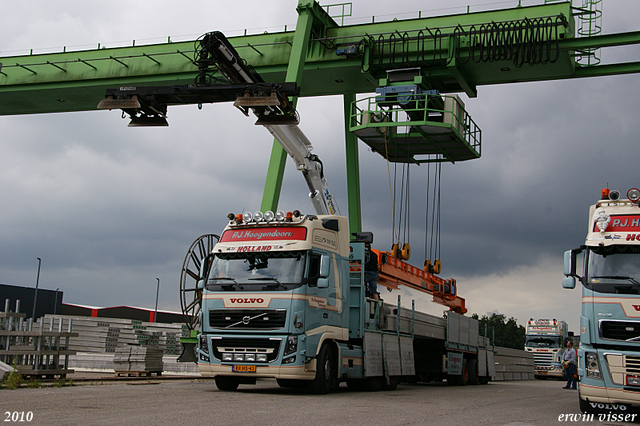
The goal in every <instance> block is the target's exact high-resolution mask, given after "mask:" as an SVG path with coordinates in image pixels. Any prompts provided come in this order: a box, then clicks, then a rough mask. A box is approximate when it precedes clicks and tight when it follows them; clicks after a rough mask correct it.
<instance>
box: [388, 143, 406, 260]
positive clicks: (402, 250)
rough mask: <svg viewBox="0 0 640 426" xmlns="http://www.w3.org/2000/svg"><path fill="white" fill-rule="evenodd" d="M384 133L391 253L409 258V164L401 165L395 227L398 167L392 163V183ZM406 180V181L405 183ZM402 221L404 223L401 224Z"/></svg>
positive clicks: (396, 256) (394, 255)
mask: <svg viewBox="0 0 640 426" xmlns="http://www.w3.org/2000/svg"><path fill="white" fill-rule="evenodd" d="M383 133H384V149H385V160H386V162H387V179H388V182H389V197H390V199H391V206H392V207H391V241H393V243H392V246H391V255H392V256H393V257H395V258H398V259H404V260H409V258H410V257H411V246H410V244H409V236H410V232H409V225H410V223H409V217H410V215H409V211H410V196H409V194H410V185H409V183H410V174H409V170H410V168H409V165H408V164H404V165H403V166H402V172H401V173H402V177H401V178H400V179H401V180H400V202H399V208H398V210H399V211H398V216H399V218H400V219H399V220H398V226H397V228H396V205H397V203H396V188H397V186H398V185H397V182H398V177H397V175H398V167H397V162H396V164H395V165H394V173H393V183H392V179H391V168H390V166H389V162H390V161H389V145H388V139H387V132H386V131H383ZM407 143H408V141H407ZM405 176H406V179H405ZM405 182H406V183H405ZM403 221H404V225H403ZM400 234H402V236H403V239H404V241H406V243H404V244H403V243H401V240H400Z"/></svg>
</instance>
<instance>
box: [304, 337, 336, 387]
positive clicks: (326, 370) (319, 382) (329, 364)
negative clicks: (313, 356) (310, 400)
mask: <svg viewBox="0 0 640 426" xmlns="http://www.w3.org/2000/svg"><path fill="white" fill-rule="evenodd" d="M335 376H336V370H335V363H334V361H333V354H332V353H331V348H330V347H329V345H328V344H326V343H325V344H324V345H322V347H321V348H320V353H319V354H318V357H317V363H316V377H315V379H313V380H312V381H311V383H310V384H309V389H310V390H311V392H313V393H316V394H326V393H329V391H330V390H331V389H332V388H333V384H334V382H335V380H336V377H335Z"/></svg>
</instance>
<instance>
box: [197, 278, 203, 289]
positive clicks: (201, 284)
mask: <svg viewBox="0 0 640 426" xmlns="http://www.w3.org/2000/svg"><path fill="white" fill-rule="evenodd" d="M198 290H204V280H198Z"/></svg>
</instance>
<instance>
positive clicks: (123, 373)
mask: <svg viewBox="0 0 640 426" xmlns="http://www.w3.org/2000/svg"><path fill="white" fill-rule="evenodd" d="M152 374H155V375H156V376H157V377H160V376H161V375H162V371H116V377H151V375H152Z"/></svg>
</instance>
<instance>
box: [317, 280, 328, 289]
mask: <svg viewBox="0 0 640 426" xmlns="http://www.w3.org/2000/svg"><path fill="white" fill-rule="evenodd" d="M318 288H329V278H318Z"/></svg>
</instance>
